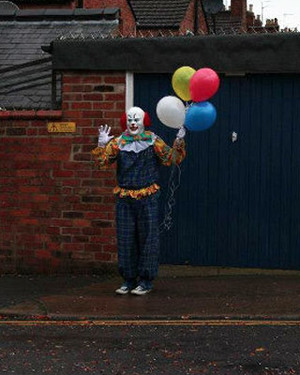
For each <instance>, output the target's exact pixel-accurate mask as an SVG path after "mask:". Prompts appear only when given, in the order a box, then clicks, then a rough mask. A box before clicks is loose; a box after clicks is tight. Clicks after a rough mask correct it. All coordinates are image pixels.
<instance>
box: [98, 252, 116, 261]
mask: <svg viewBox="0 0 300 375" xmlns="http://www.w3.org/2000/svg"><path fill="white" fill-rule="evenodd" d="M95 259H96V260H101V261H110V260H111V259H112V258H111V255H110V254H109V253H96V254H95Z"/></svg>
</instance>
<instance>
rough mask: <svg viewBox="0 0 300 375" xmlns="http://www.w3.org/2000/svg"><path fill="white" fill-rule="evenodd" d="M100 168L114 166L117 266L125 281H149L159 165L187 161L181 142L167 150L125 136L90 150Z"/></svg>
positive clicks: (150, 137)
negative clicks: (115, 173) (115, 168)
mask: <svg viewBox="0 0 300 375" xmlns="http://www.w3.org/2000/svg"><path fill="white" fill-rule="evenodd" d="M92 155H93V157H94V159H95V161H96V164H97V165H98V167H99V168H100V169H102V168H105V167H107V166H108V165H110V164H112V163H114V162H116V163H117V181H118V186H117V187H116V188H115V189H114V194H115V195H116V197H117V202H116V224H117V243H118V265H119V272H120V275H121V276H122V277H123V279H124V280H125V281H129V282H130V281H133V280H136V279H137V278H139V279H140V280H145V281H149V282H151V281H152V280H153V279H154V278H155V277H156V276H157V273H158V265H159V223H158V195H159V194H158V192H159V189H160V187H159V185H158V184H157V181H158V177H159V176H158V175H159V165H160V164H163V165H165V166H170V165H171V164H173V163H175V164H179V163H181V161H182V160H183V159H184V157H185V145H184V141H183V140H182V141H181V142H178V143H176V142H174V145H173V147H172V148H171V147H169V146H168V145H166V144H165V142H164V141H163V140H162V139H161V138H159V137H158V136H157V135H155V134H154V133H152V132H150V131H144V132H143V133H142V134H139V135H135V136H132V135H129V134H128V133H126V132H124V133H122V135H121V136H120V137H118V138H113V139H112V140H111V141H110V142H109V143H108V144H107V145H106V146H105V147H97V148H95V149H94V150H93V151H92Z"/></svg>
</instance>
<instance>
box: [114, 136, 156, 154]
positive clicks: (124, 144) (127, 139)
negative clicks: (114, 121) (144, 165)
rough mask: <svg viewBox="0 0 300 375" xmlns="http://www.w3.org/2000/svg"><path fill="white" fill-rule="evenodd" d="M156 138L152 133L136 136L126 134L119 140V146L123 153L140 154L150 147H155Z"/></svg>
mask: <svg viewBox="0 0 300 375" xmlns="http://www.w3.org/2000/svg"><path fill="white" fill-rule="evenodd" d="M156 138H157V136H156V135H155V134H154V133H152V132H150V131H146V132H143V133H141V134H139V135H135V136H132V135H130V134H129V133H127V132H124V133H123V134H122V135H121V136H120V137H119V138H118V146H119V149H120V150H121V151H127V152H130V151H133V152H134V153H139V152H141V151H144V150H146V149H147V148H148V147H150V146H153V145H154V142H155V140H156Z"/></svg>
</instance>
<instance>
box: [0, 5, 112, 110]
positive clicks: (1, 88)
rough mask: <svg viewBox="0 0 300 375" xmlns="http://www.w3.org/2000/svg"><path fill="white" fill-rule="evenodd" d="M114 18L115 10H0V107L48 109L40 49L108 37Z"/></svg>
mask: <svg viewBox="0 0 300 375" xmlns="http://www.w3.org/2000/svg"><path fill="white" fill-rule="evenodd" d="M118 17H119V10H118V9H116V8H112V9H111V8H106V9H91V10H87V9H74V10H72V9H36V10H17V11H0V35H1V39H0V107H1V108H6V109H50V108H51V81H52V62H51V57H50V55H49V54H48V53H46V52H44V51H43V50H42V48H41V47H42V46H44V45H49V44H50V43H51V42H52V41H53V40H57V39H64V38H69V37H72V38H74V37H76V36H78V38H83V37H85V36H89V37H92V36H93V35H97V36H98V35H101V36H102V37H105V36H109V35H112V34H113V33H114V32H115V31H116V30H117V29H118ZM58 91H59V82H58Z"/></svg>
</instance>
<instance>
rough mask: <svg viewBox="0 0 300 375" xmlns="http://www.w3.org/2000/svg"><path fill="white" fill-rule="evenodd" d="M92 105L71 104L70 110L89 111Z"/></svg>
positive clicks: (87, 103) (82, 103)
mask: <svg viewBox="0 0 300 375" xmlns="http://www.w3.org/2000/svg"><path fill="white" fill-rule="evenodd" d="M91 108H92V104H91V103H90V102H78V103H72V105H71V109H91Z"/></svg>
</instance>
